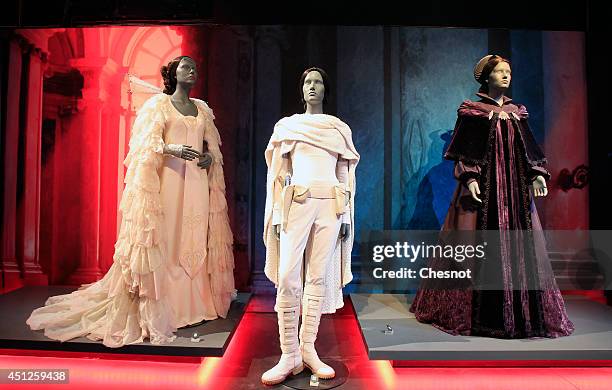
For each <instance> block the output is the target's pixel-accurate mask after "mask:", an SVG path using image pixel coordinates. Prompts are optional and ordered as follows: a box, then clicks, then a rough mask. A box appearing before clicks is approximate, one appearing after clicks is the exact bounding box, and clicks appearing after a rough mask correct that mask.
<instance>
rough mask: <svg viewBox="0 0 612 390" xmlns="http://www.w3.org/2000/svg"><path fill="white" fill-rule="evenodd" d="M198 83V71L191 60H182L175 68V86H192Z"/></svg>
mask: <svg viewBox="0 0 612 390" xmlns="http://www.w3.org/2000/svg"><path fill="white" fill-rule="evenodd" d="M196 81H198V70H197V69H196V64H195V62H194V61H193V60H192V59H191V58H183V59H182V60H181V62H179V64H178V66H177V67H176V82H177V84H187V85H189V86H193V85H194V84H195V83H196Z"/></svg>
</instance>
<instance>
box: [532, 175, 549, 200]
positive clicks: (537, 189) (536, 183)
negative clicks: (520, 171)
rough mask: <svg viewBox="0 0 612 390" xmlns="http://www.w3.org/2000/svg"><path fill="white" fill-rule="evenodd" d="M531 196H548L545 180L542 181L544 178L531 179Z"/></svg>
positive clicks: (539, 176) (540, 176)
mask: <svg viewBox="0 0 612 390" xmlns="http://www.w3.org/2000/svg"><path fill="white" fill-rule="evenodd" d="M533 194H534V195H535V196H546V195H548V188H547V187H546V179H544V176H542V175H538V176H536V178H535V179H533Z"/></svg>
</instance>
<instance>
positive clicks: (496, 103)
mask: <svg viewBox="0 0 612 390" xmlns="http://www.w3.org/2000/svg"><path fill="white" fill-rule="evenodd" d="M476 96H478V97H480V98H481V99H484V100H486V101H487V103H491V104H494V105H496V106H498V107H499V103H498V102H497V100H495V99H493V98H492V97H491V96H489V95H487V94H486V93H483V92H477V93H476ZM502 99H503V101H504V102H503V103H502V106H505V105H506V104H508V103H510V102H511V101H512V99H511V98H509V97H508V96H504V97H503V98H502Z"/></svg>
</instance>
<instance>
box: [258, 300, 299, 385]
mask: <svg viewBox="0 0 612 390" xmlns="http://www.w3.org/2000/svg"><path fill="white" fill-rule="evenodd" d="M276 309H277V315H278V333H279V335H280V346H281V351H282V352H283V354H282V355H281V357H280V360H279V361H278V363H277V364H276V366H274V367H272V368H271V369H269V370H268V371H266V372H264V373H263V375H262V376H261V382H262V383H263V384H264V385H276V384H278V383H281V382H283V381H284V380H285V379H286V378H287V377H288V376H289V375H290V374H293V375H297V374H299V373H300V372H302V370H303V369H304V364H303V363H302V354H301V352H300V348H299V344H298V321H299V319H300V301H299V299H296V300H295V301H294V302H278V303H277V307H276Z"/></svg>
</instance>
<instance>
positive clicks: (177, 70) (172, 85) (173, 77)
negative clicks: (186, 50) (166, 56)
mask: <svg viewBox="0 0 612 390" xmlns="http://www.w3.org/2000/svg"><path fill="white" fill-rule="evenodd" d="M161 75H162V77H163V79H164V93H165V94H168V95H172V94H173V93H174V91H176V86H177V84H180V85H181V88H184V89H186V90H190V89H191V88H192V87H193V86H194V85H195V83H196V81H198V70H197V68H196V64H195V61H194V60H193V58H191V57H188V56H179V57H176V58H175V59H173V60H172V61H170V62H168V65H165V66H162V68H161Z"/></svg>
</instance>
